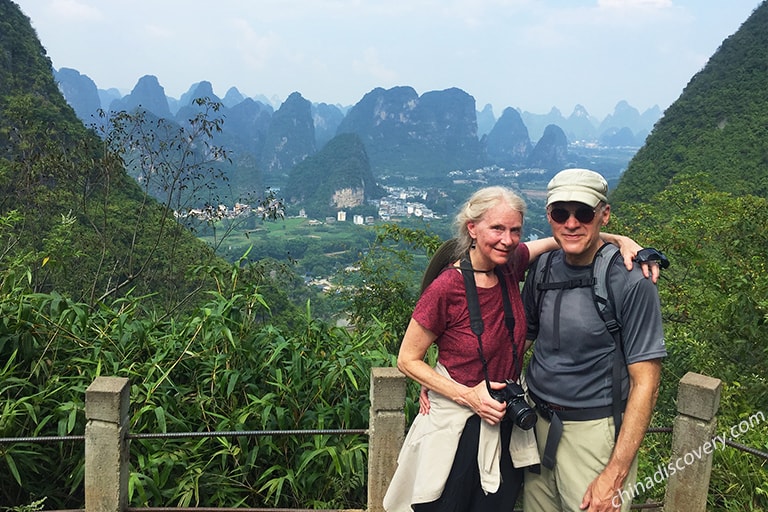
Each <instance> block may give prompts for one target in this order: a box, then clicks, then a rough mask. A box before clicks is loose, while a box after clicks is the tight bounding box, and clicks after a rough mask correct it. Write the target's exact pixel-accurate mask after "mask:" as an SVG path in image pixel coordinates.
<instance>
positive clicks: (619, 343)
mask: <svg viewBox="0 0 768 512" xmlns="http://www.w3.org/2000/svg"><path fill="white" fill-rule="evenodd" d="M619 258H621V252H619V248H618V247H616V246H615V245H612V244H605V245H603V246H602V247H600V249H599V250H598V251H597V254H596V255H595V259H594V262H593V263H592V276H593V277H594V279H595V282H594V285H593V286H592V298H593V299H594V303H595V308H597V313H598V314H599V315H600V318H602V319H603V322H605V326H606V328H607V329H608V332H610V333H611V336H613V341H614V344H615V346H616V348H615V349H614V352H613V370H612V374H611V399H612V400H613V425H614V436H615V438H618V437H619V430H620V429H621V421H622V415H623V413H624V410H623V407H622V399H621V398H622V397H621V374H622V367H623V366H624V365H626V356H625V354H624V339H623V337H622V333H621V322H619V320H618V318H617V315H616V300H615V298H614V296H613V289H612V288H611V279H610V278H611V276H610V273H611V269H612V268H613V266H614V264H615V263H616V261H617V260H618V259H619Z"/></svg>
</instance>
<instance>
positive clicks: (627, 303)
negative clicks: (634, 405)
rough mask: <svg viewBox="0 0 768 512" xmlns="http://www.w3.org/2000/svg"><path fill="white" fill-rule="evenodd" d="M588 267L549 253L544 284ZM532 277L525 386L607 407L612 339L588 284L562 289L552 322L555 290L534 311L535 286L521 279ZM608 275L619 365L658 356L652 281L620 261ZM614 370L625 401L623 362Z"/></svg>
mask: <svg viewBox="0 0 768 512" xmlns="http://www.w3.org/2000/svg"><path fill="white" fill-rule="evenodd" d="M542 257H546V255H544V256H542ZM590 272H591V267H590V266H586V267H574V266H571V265H568V264H567V263H565V261H564V260H563V253H562V251H557V252H556V253H555V255H554V257H553V259H552V264H551V268H550V274H549V279H548V280H547V281H548V282H550V283H556V282H561V281H569V280H578V279H582V278H589V276H590ZM533 274H534V271H533V270H530V271H529V274H528V278H527V280H526V284H525V288H524V289H523V303H524V305H525V311H526V318H527V321H528V335H527V339H529V340H535V343H534V345H533V356H532V358H531V361H530V363H529V365H528V369H527V371H526V381H527V383H528V386H529V388H530V389H531V390H532V391H533V392H534V393H535V394H536V395H537V396H539V397H540V398H541V399H543V400H546V401H547V402H551V403H554V404H558V405H562V406H565V407H581V408H590V407H603V406H607V405H610V404H611V402H612V399H611V389H612V383H611V373H612V370H613V357H614V353H615V352H614V348H615V341H614V338H613V336H612V335H611V333H610V332H608V329H607V327H606V326H605V322H604V321H603V320H602V318H600V315H599V314H598V312H597V309H596V308H595V304H594V301H593V298H592V288H591V287H589V286H584V287H579V288H571V289H566V290H562V294H563V295H562V298H561V300H562V302H561V304H560V315H559V319H555V309H556V305H555V301H556V297H557V295H558V293H560V292H561V291H560V290H548V291H546V292H544V293H542V295H541V301H542V302H541V305H540V307H539V308H537V306H536V303H535V301H536V294H537V292H536V290H535V287H536V285H535V283H530V282H529V281H530V280H531V278H532V276H533ZM609 275H610V286H611V288H612V290H613V296H614V298H615V310H616V316H617V319H618V320H619V322H620V323H621V325H622V338H623V345H624V355H625V358H626V363H627V364H632V363H637V362H640V361H647V360H650V359H658V358H662V357H665V356H666V354H667V352H666V348H665V346H664V333H663V330H662V325H661V305H660V303H659V295H658V290H657V289H656V285H655V284H654V283H653V282H652V281H651V280H650V279H646V278H645V277H644V276H643V273H642V271H641V270H640V267H639V266H638V265H635V266H634V268H633V269H632V271H631V272H630V271H627V269H626V268H625V267H624V263H623V261H622V260H621V259H620V258H619V259H618V260H617V261H616V262H615V265H614V267H613V268H612V269H611V272H610V273H609ZM539 311H541V317H540V318H539ZM556 331H557V332H556ZM622 367H623V372H622V397H624V398H626V397H627V394H628V391H629V375H628V373H627V369H626V365H622Z"/></svg>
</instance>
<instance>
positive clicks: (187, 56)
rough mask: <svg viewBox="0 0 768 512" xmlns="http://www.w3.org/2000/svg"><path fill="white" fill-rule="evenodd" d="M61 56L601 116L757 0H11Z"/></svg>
mask: <svg viewBox="0 0 768 512" xmlns="http://www.w3.org/2000/svg"><path fill="white" fill-rule="evenodd" d="M14 1H15V2H16V3H17V4H18V5H19V6H20V7H21V9H22V11H24V13H25V14H26V15H27V16H29V18H30V19H31V20H32V25H33V27H34V28H35V29H36V30H37V34H38V37H39V38H40V40H41V42H42V44H43V46H45V48H46V50H47V52H48V55H49V57H50V58H51V60H52V62H53V65H54V67H56V68H62V67H67V68H74V69H77V70H78V71H80V72H81V73H82V74H84V75H88V76H89V77H90V78H91V79H93V80H94V82H96V85H97V86H98V87H99V88H101V89H108V88H112V87H116V88H118V89H120V90H121V91H122V92H124V93H126V92H129V91H130V90H131V89H132V88H133V86H134V85H135V84H136V82H137V81H138V79H139V78H141V77H142V76H144V75H155V76H156V77H157V78H158V80H159V81H160V84H161V85H162V86H163V87H164V88H165V92H166V94H167V95H169V96H172V97H176V98H178V97H179V96H181V94H183V93H184V92H186V91H187V90H188V89H189V87H190V86H191V85H192V84H193V83H196V82H199V81H201V80H207V81H209V82H211V84H213V88H214V93H215V94H216V95H218V96H220V97H223V96H224V94H225V93H226V92H227V90H228V89H229V88H230V87H232V86H235V87H237V88H238V90H239V91H240V92H241V93H243V94H244V95H246V96H255V95H259V94H263V95H265V96H267V97H270V98H274V99H275V100H276V101H278V102H279V101H282V100H284V99H285V98H286V97H287V96H288V95H289V94H290V93H292V92H294V91H298V92H300V93H301V94H302V96H304V98H306V99H308V100H310V101H312V102H318V103H319V102H325V103H332V104H340V105H352V104H354V103H356V102H357V101H359V100H360V99H361V98H362V97H363V96H364V95H365V94H366V93H367V92H369V91H370V90H372V89H374V88H375V87H383V88H390V87H394V86H399V85H408V86H411V87H413V88H414V89H415V90H416V92H417V93H419V94H423V93H425V92H428V91H434V90H442V89H447V88H450V87H459V88H461V89H463V90H465V91H466V92H467V93H469V94H471V95H472V96H474V98H475V100H476V103H477V108H478V109H481V108H482V107H483V105H485V104H487V103H490V104H492V105H493V108H494V112H495V113H496V115H497V116H499V115H500V114H501V112H502V111H503V109H504V108H506V107H515V108H519V109H521V110H527V111H529V112H534V113H542V114H543V113H546V112H548V111H549V110H550V109H551V108H552V107H556V108H558V109H560V111H561V112H562V113H563V114H564V115H566V116H567V115H569V114H570V113H571V112H572V111H573V108H574V107H575V105H577V104H581V105H583V106H584V107H585V108H586V109H587V110H588V111H589V112H590V114H592V115H595V116H597V117H600V118H602V117H604V116H605V115H607V114H609V113H610V112H612V111H613V108H614V107H615V105H616V103H618V102H619V101H621V100H627V101H628V102H629V103H630V104H631V105H632V106H634V107H635V108H637V109H639V110H640V111H641V112H642V111H644V110H645V109H647V108H650V107H652V106H654V105H658V106H659V107H661V108H662V110H663V109H665V108H667V107H668V106H669V105H670V104H671V103H672V102H674V101H675V100H676V99H677V98H678V96H679V95H680V93H681V92H682V90H683V88H684V87H685V85H686V84H687V83H688V81H689V80H690V79H691V77H692V76H693V75H694V74H695V73H696V72H697V71H699V70H700V69H701V68H702V67H703V66H704V65H705V64H706V62H707V60H708V59H709V57H710V56H711V55H712V54H713V53H714V52H715V51H716V50H717V48H718V47H719V46H720V44H721V43H722V41H723V40H724V39H725V38H727V37H728V36H730V35H731V34H733V33H734V32H735V31H736V30H738V28H739V27H740V26H741V24H742V23H743V22H744V21H746V19H747V18H748V17H749V15H750V14H751V13H752V11H753V10H754V9H755V8H756V7H757V6H758V5H760V3H761V1H760V0H253V1H250V0H217V1H215V2H211V1H210V0H205V1H202V0H14Z"/></svg>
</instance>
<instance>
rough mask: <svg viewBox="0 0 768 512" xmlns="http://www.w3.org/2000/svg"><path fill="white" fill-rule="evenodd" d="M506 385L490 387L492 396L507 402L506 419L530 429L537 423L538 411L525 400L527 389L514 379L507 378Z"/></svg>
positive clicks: (522, 427)
mask: <svg viewBox="0 0 768 512" xmlns="http://www.w3.org/2000/svg"><path fill="white" fill-rule="evenodd" d="M504 382H506V384H507V385H506V387H504V388H502V389H489V390H488V392H489V393H490V394H491V398H493V399H494V400H496V401H498V402H507V413H506V415H505V416H504V419H511V420H513V421H514V422H515V425H517V426H518V427H520V428H521V429H523V430H530V429H531V428H532V427H533V426H534V425H535V424H536V411H534V410H533V409H531V408H530V407H529V406H528V402H526V401H525V391H523V388H522V386H520V384H518V383H517V382H515V381H513V380H509V379H507V380H505V381H504Z"/></svg>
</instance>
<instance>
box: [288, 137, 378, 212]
mask: <svg viewBox="0 0 768 512" xmlns="http://www.w3.org/2000/svg"><path fill="white" fill-rule="evenodd" d="M381 195H382V191H381V190H380V189H379V187H378V186H377V185H376V180H375V178H374V177H373V173H372V172H371V166H370V163H369V161H368V155H367V153H366V151H365V146H364V145H363V143H362V141H361V140H360V138H359V137H358V136H357V135H355V134H353V133H344V134H341V135H337V136H336V137H334V138H333V139H331V140H330V141H329V142H328V144H326V145H325V147H324V148H323V149H322V150H320V151H319V152H318V153H316V154H315V155H313V156H311V157H308V158H307V159H305V160H303V161H302V162H301V163H299V164H298V165H296V166H295V167H294V168H293V170H292V171H291V173H290V176H289V177H288V182H287V184H286V186H285V197H286V200H287V201H288V202H289V203H293V204H300V205H304V206H305V207H306V208H307V209H308V210H311V211H313V212H320V213H323V214H328V213H331V212H333V211H334V210H336V209H347V208H354V207H357V206H361V205H363V204H364V203H365V201H366V200H368V199H373V198H377V197H381Z"/></svg>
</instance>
